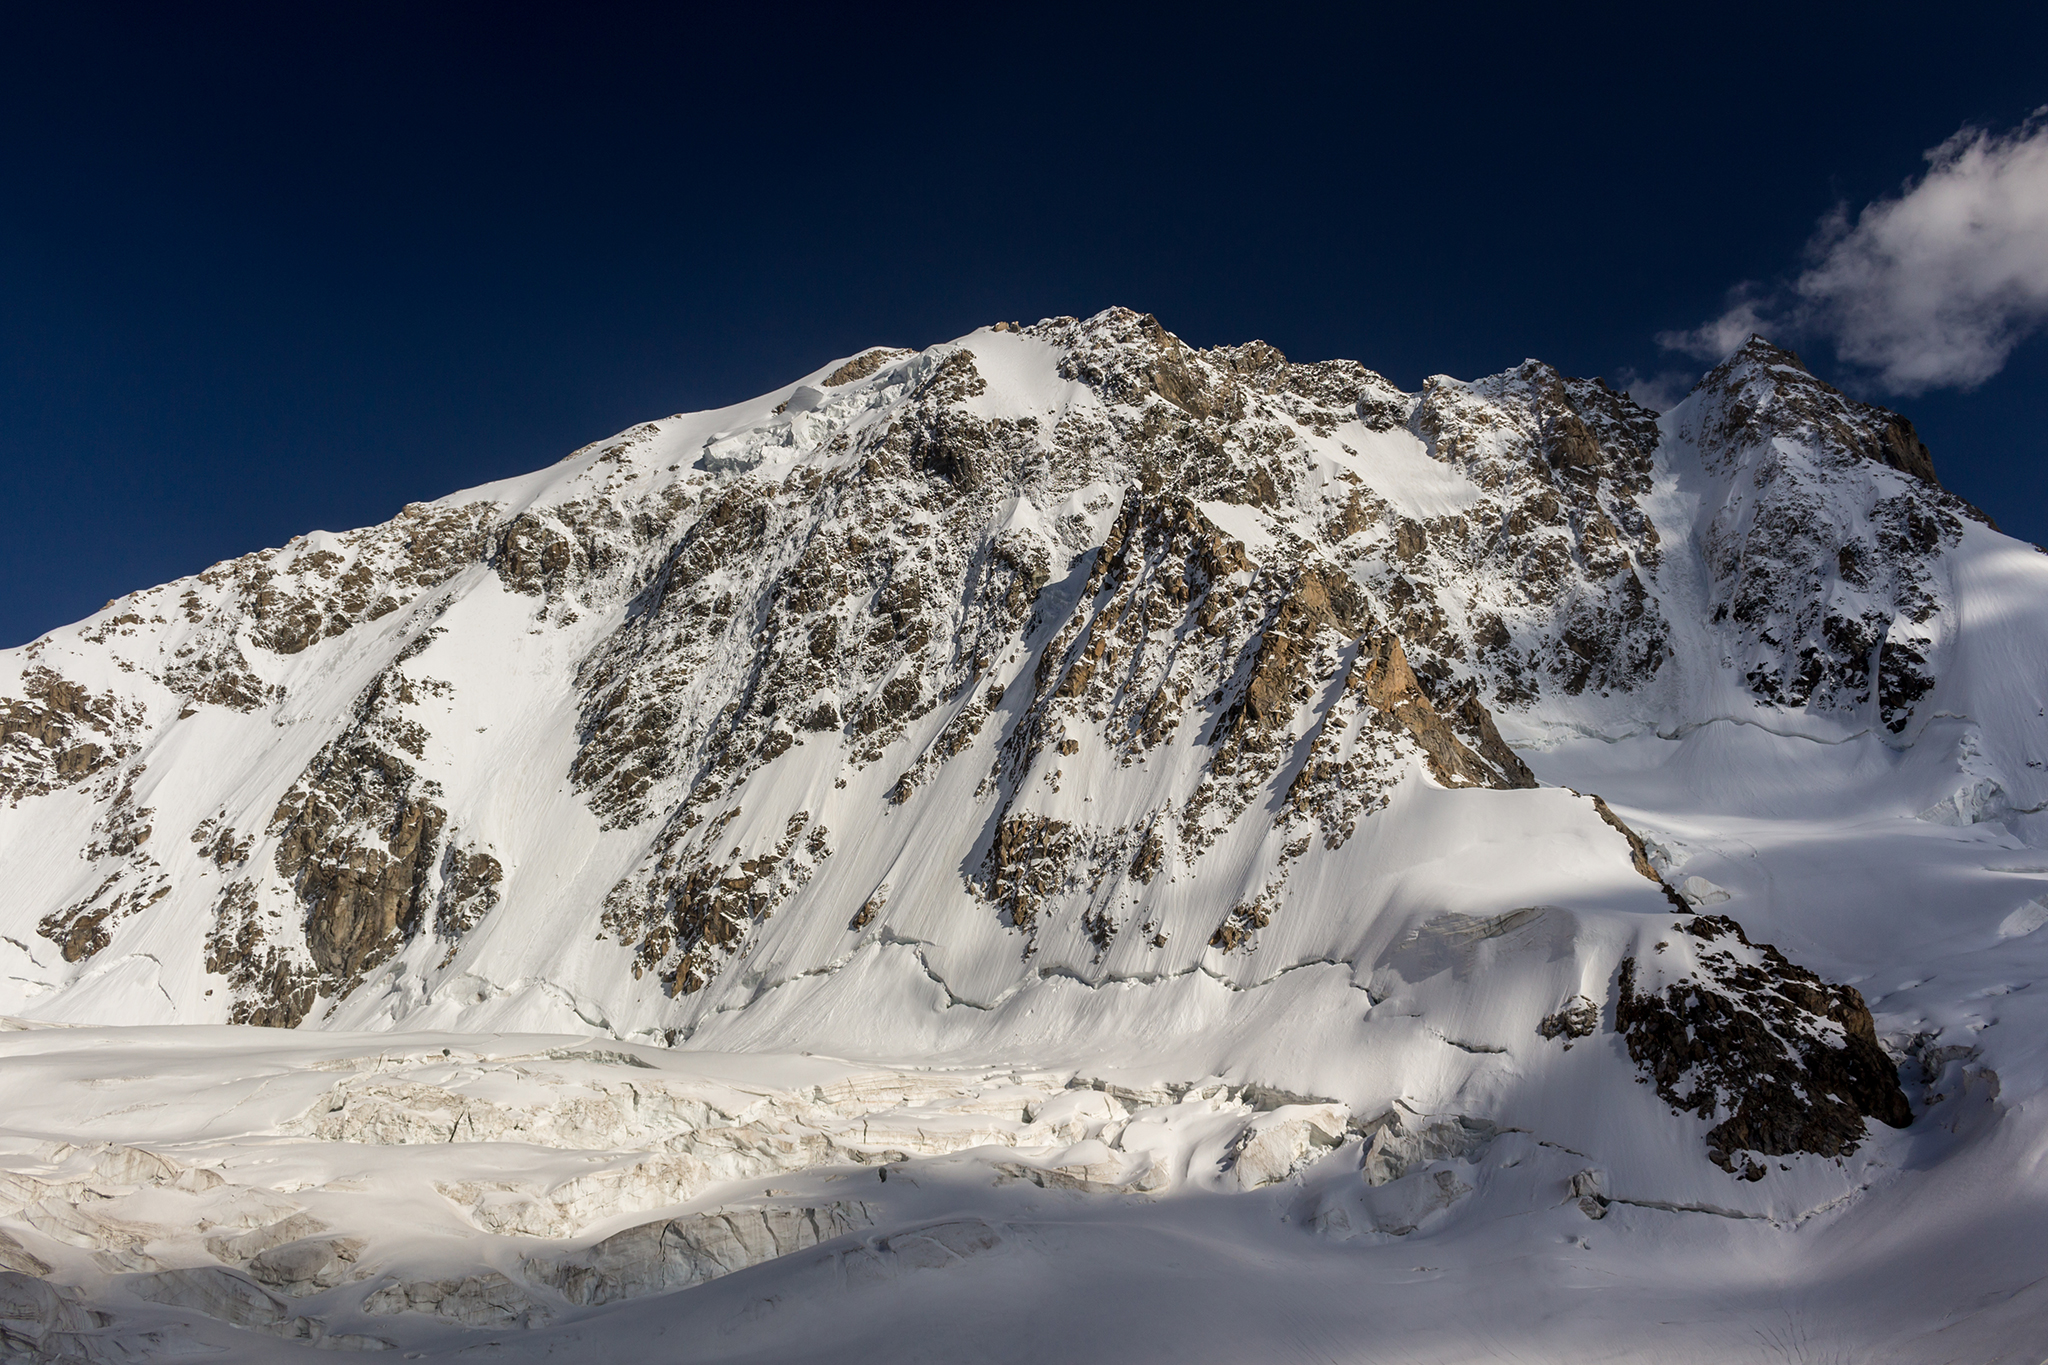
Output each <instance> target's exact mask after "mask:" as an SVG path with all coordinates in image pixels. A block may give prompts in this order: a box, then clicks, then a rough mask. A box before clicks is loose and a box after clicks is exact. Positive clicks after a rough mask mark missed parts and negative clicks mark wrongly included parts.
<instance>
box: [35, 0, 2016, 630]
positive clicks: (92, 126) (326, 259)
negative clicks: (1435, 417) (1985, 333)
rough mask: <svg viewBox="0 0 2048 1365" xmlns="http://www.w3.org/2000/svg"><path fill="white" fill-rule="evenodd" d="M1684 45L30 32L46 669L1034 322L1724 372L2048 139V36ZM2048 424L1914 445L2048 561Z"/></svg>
mask: <svg viewBox="0 0 2048 1365" xmlns="http://www.w3.org/2000/svg"><path fill="white" fill-rule="evenodd" d="M1666 8H1669V9H1672V10H1673V13H1674V15H1675V16H1676V17H1673V18H1670V19H1660V18H1656V17H1654V11H1655V9H1656V7H1643V6H1634V7H1630V8H1628V9H1625V10H1624V9H1615V10H1612V11H1608V12H1606V13H1605V14H1593V13H1589V14H1587V15H1586V17H1560V15H1559V13H1558V12H1557V11H1555V10H1554V9H1552V8H1549V7H1539V6H1528V5H1522V6H1513V7H1503V8H1499V9H1484V8H1475V7H1466V8H1453V7H1449V6H1417V5H1404V6H1401V7H1399V8H1398V9H1391V10H1387V11H1384V12H1375V11H1374V10H1373V9H1372V8H1371V7H1357V6H1351V7H1344V8H1343V9H1341V10H1339V9H1335V8H1333V9H1331V10H1329V11H1318V10H1312V9H1305V8H1291V7H1287V6H1280V5H1275V6H1246V5H1240V6H1236V7H1233V8H1229V9H1223V8H1215V9H1208V8H1200V7H1192V6H1187V7H1178V8H1167V7H1159V8H1156V9H1153V10H1150V11H1147V12H1143V13H1131V12H1122V11H1118V10H1116V9H1114V8H1112V7H1108V6H1067V5H1059V6H1052V5H1045V6H1010V7H1005V8H1003V9H1002V10H1001V11H1000V12H999V15H998V17H995V18H989V17H986V16H985V15H984V14H983V13H982V7H976V6H963V5H948V6H943V7H928V8H920V7H910V6H896V7H889V6H876V7H858V6H834V7H830V8H829V9H822V10H818V11H802V10H785V11H782V12H780V13H773V12H767V11H765V10H763V11H762V12H760V13H758V14H756V15H755V17H752V18H739V17H735V16H734V14H732V13H728V14H725V15H723V16H719V17H716V18H706V17H705V16H704V15H703V14H693V13H690V12H689V7H684V6H672V7H665V8H662V9H658V10H649V11H647V12H644V13H643V12H638V11H635V10H633V9H629V8H624V7H612V8H603V7H597V6H561V7H558V8H557V10H556V11H555V12H554V13H551V14H543V13H540V12H538V11H535V12H530V13H525V14H522V13H521V12H520V11H519V10H516V9H514V8H512V7H508V6H481V5H480V6H476V7H473V8H460V7H454V6H432V5H407V6H394V7H391V8H388V9H380V8H378V7H375V6H370V5H350V6H339V5H330V6H313V5H306V6H282V5H276V4H269V5H264V6H260V7H258V6H252V7H248V8H244V9H235V8H231V7H227V6H205V7H200V6H177V7H173V6H134V7H126V8H124V7H108V6H94V5H90V4H83V3H79V4H66V5H47V6H28V5H8V6H5V7H4V8H0V115H4V123H0V474H4V476H5V479H6V485H5V486H6V522H5V525H6V535H5V537H4V538H0V645H5V644H17V643H21V642H23V641H25V640H27V639H29V638H31V637H33V636H34V635H36V634H39V633H40V632H42V631H44V630H47V629H49V628H51V627H53V626H56V625H59V624H61V623H64V622H67V621H70V620H74V619H76V618H78V617H80V616H82V615H84V614H86V613H88V612H90V611H92V610H94V609H96V608H97V607H99V606H100V604H101V603H102V602H104V601H106V600H107V599H108V598H109V597H112V596H115V595H117V594H119V593H122V592H125V591H128V590H130V589H134V588H140V587H144V586H147V585H150V584H153V583H157V582H161V581H164V580H167V579H170V578H173V577H176V576H179V575H182V574H186V573H190V572H193V571H196V570H198V569H200V568H203V567H205V566H206V565H207V564H209V563H211V562H213V561H215V560H218V559H221V558H225V557H228V556H232V555H235V554H239V553H241V552H243V551H246V550H250V549H255V548H259V547H262V546H266V545H275V544H278V543H281V542H282V541H284V540H286V539H288V538H289V537H290V536H292V535H294V534H296V533H298V532H301V531H304V530H308V529H311V528H315V527H324V528H328V529H333V530H340V529H344V528H347V527H350V526H355V525H361V524H364V523H369V522H375V521H380V520H383V519H384V518H386V517H388V516H390V515H391V514H392V513H393V512H395V511H396V510H397V509H398V507H399V506H401V505H402V504H404V503H405V502H408V501H413V500H418V499H425V498H432V497H437V496H440V495H441V494H444V493H447V492H450V491H452V490H454V489H456V488H460V487H464V486H467V485H470V484H474V483H479V482H482V481H485V480H488V479H492V478H497V477H501V476H504V475H508V474H514V473H519V472H522V471H525V470H528V469H532V468H536V467H538V466H540V465H543V464H546V463H548V462H550V461H552V460H554V459H556V458H558V457H559V456H561V455H562V454H564V453H566V452H567V451H568V450H570V449H572V448H574V447H575V446H578V445H581V444H583V443H584V442H586V441H588V440H591V439H593V438H596V437H599V436H603V435H606V434H609V433H611V432H613V431H615V430H618V429H620V428H622V427H624V426H627V425H629V424H631V423H633V422H635V421H639V420H641V419H644V418H647V417H650V416H660V415H663V414H666V413H670V412H676V411H682V410H688V409H693V408H701V407H709V406H715V405H720V404H724V403H728V402H732V401H735V400H737V399H740V398H743V397H746V396H749V395H752V394H754V393H757V392H760V391H762V390H764V389H767V388H770V387H773V386H775V385H777V384H780V383H784V382H787V381H788V380H789V379H791V378H794V377H795V376H796V375H798V374H800V373H802V372H804V371H807V370H809V369H811V368H812V367H814V366H816V365H817V364H819V363H821V362H822V361H824V360H826V359H828V358H830V357H832V356H834V355H838V354H842V353H846V352H850V351H853V350H856V349H858V348H859V347H861V346H864V345H868V344H871V343H877V342H892V343H898V344H904V345H918V346H922V345H926V344H929V343H931V342H934V341H939V340H943V339H946V338H949V337H952V336H955V335H958V334H960V333H962V332H965V331H967V330H969V329H970V328H972V327H974V326H977V325H979V324H981V323H984V322H989V321H994V320H997V319H1009V318H1015V319H1020V320H1023V321H1031V320H1033V319H1036V318H1039V317H1042V316H1046V315H1049V314H1057V313H1087V312H1093V311H1095V310H1096V309H1099V308H1101V307H1104V306H1106V305H1109V304H1112V303H1122V304H1127V305H1129V306H1131V307H1135V308H1140V309H1144V310H1147V311H1150V312H1153V313H1156V314H1157V315H1158V316H1159V317H1160V318H1161V320H1162V321H1164V322H1165V323H1166V324H1167V326H1169V327H1171V328H1172V329H1174V330H1175V331H1177V332H1178V333H1180V334H1181V335H1182V336H1183V337H1185V338H1187V339H1188V340H1190V341H1192V342H1195V343H1197V344H1203V345H1207V344H1214V343H1217V342H1226V341H1242V340H1247V339H1250V338H1252V337H1261V338H1264V339H1266V340H1268V341H1271V342H1273V343H1274V344H1276V345H1278V346H1280V347H1281V348H1282V349H1283V350H1285V351H1286V352H1287V353H1288V354H1290V355H1292V356H1294V357H1296V358H1299V359H1316V358H1322V357H1328V356H1349V357H1354V358H1356V359H1359V360H1362V361H1364V362H1365V363H1367V364H1368V365H1371V366H1373V367H1374V368H1376V369H1379V370H1381V371H1383V372H1385V373H1386V374H1388V375H1389V376H1390V377H1392V378H1393V379H1395V380H1396V381H1397V382H1399V383H1401V384H1403V385H1404V386H1408V387H1413V386H1415V385H1417V384H1418V383H1419V382H1420V381H1421V380H1422V378H1423V377H1424V376H1425V375H1427V374H1431V373H1436V372H1448V373H1451V374H1456V375H1461V376H1467V377H1469V376H1473V375H1476V374H1480V373H1486V372H1491V371H1494V370H1498V369H1501V368H1503V367H1505V366H1508V365H1511V364H1513V363H1514V362H1516V361H1519V360H1520V359H1522V358H1523V357H1524V356H1528V355H1535V356H1540V357H1542V358H1544V359H1547V360H1549V361H1551V362H1552V363H1554V364H1556V365H1558V366H1559V367H1561V368H1563V369H1565V370H1567V371H1569V372H1572V373H1578V374H1603V375H1606V376H1608V377H1609V378H1610V379H1613V378H1615V377H1616V376H1617V375H1619V374H1621V373H1623V372H1624V371H1626V370H1630V369H1633V370H1636V371H1639V372H1643V373H1654V372H1657V371H1660V370H1666V369H1673V368H1684V367H1688V366H1689V367H1690V368H1691V369H1693V370H1697V369H1698V368H1699V366H1698V364H1697V363H1695V362H1691V361H1687V360H1683V359H1678V358H1674V357H1672V356H1670V355H1668V354H1663V353H1660V352H1659V350H1658V348H1657V347H1656V345H1655V343H1654V342H1653V341H1652V338H1653V336H1654V335H1655V334H1656V333H1657V332H1659V331H1661V330H1665V329H1672V328H1684V327H1690V326H1693V325H1695V324H1697V323H1699V322H1701V321H1703V320H1704V319H1706V318H1708V317H1711V316H1713V315H1714V314H1716V313H1718V312H1719V311H1720V309H1721V307H1722V304H1723V302H1724V295H1725V292H1726V291H1727V290H1728V289H1729V288H1730V287H1731V286H1733V285H1735V284H1736V283H1738V282H1739V281H1742V280H1764V281H1771V280H1779V279H1783V278H1784V277H1786V276H1787V275H1789V274H1791V273H1793V272H1796V271H1797V269H1798V268H1799V266H1800V262H1801V251H1802V248H1803V247H1804V245H1805V243H1806V242H1807V241H1808V239H1809V237H1810V236H1811V234H1812V233H1813V230H1814V225H1815V222H1816V220H1817V219H1818V218H1819V217H1820V216H1821V215H1822V214H1823V213H1825V212H1826V211H1827V210H1828V209H1829V208H1830V207H1831V206H1833V205H1835V204H1836V203H1838V202H1846V203H1848V204H1849V205H1851V206H1852V207H1854V206H1857V205H1861V204H1863V203H1865V202H1867V201H1869V200H1871V199H1874V198H1877V197H1880V196H1883V195H1888V194H1894V193H1896V192H1897V191H1898V189H1899V186H1900V183H1901V182H1902V181H1903V180H1904V179H1905V178H1906V177H1908V176H1911V175H1914V174H1917V173H1919V172H1920V171H1921V170H1922V169H1924V163H1923V162H1922V159H1921V157H1922V153H1923V152H1924V151H1925V149H1927V148H1929V147H1931V146H1933V145H1935V144H1936V143H1939V142H1941V141H1942V140H1943V139H1944V138H1946V137H1948V136H1949V135H1951V134H1952V133H1954V132H1955V131H1956V130H1957V128H1958V127H1959V126H1961V125H1963V124H1964V123H1966V122H1974V123H1978V124H1983V125H1987V126H1991V127H1994V128H2000V127H2002V128H2009V127H2011V126H2013V125H2014V124H2016V123H2018V122H2019V121H2020V120H2022V119H2023V118H2024V117H2025V116H2026V115H2027V114H2028V112H2029V111H2030V110H2032V109H2034V108H2036V107H2037V106H2039V105H2041V104H2043V103H2044V102H2048V63H2044V61H2043V59H2042V55H2041V54H2042V53H2043V52H2044V51H2048V7H2041V6H2038V5H2036V6H2029V7H2020V6H2013V7H2010V8H2008V9H2006V10H2005V12H2004V13H2002V14H1996V13H1994V12H1993V11H1994V10H1996V9H1997V8H1998V7H1989V8H1980V9H1977V10H1974V11H1972V12H1970V13H1969V14H1968V15H1967V16H1966V17H1960V18H1958V17H1956V16H1957V15H1959V14H1962V13H1963V12H1962V11H1950V10H1940V11H1937V10H1936V9H1935V8H1934V7H1927V6H1919V7H1915V8H1912V9H1907V8H1904V7H1900V8H1897V9H1891V10H1886V9H1882V8H1878V7H1872V6H1848V5H1842V6H1825V7H1823V6H1802V5H1798V4H1786V3H1779V4H1773V5H1769V6H1759V7H1743V6H1736V5H1712V6H1691V7H1683V8H1682V9H1681V8H1679V7H1666ZM287 11H290V12H289V13H287ZM1802 349H1803V350H1804V351H1805V353H1806V354H1807V358H1808V360H1809V362H1810V363H1812V364H1813V365H1814V367H1815V368H1816V369H1817V370H1818V371H1819V372H1821V373H1822V374H1823V375H1825V376H1828V377H1830V378H1833V379H1835V380H1836V381H1837V382H1842V383H1844V384H1845V386H1847V387H1852V388H1853V387H1854V384H1853V382H1852V381H1854V380H1855V378H1856V376H1855V374H1854V373H1853V372H1852V371H1849V370H1847V369H1845V368H1844V367H1841V366H1839V365H1837V364H1835V362H1834V360H1833V358H1832V356H1831V355H1830V354H1829V353H1828V351H1827V349H1826V347H1825V345H1821V346H1819V347H1813V346H1805V347H1802ZM2044 381H2048V340H2044V339H2043V338H2040V337H2036V338H2034V339H2032V340H2031V341H2029V342H2027V343H2025V344H2024V345H2022V346H2021V347H2020V348H2019V350H2018V351H2017V352H2016V353H2015V354H2014V356H2013V358H2012V361H2011V363H2010V364H2009V365H2008V366H2007V368H2006V369H2005V371H2004V372H2003V373H2001V374H1999V375H1997V376H1996V377H1995V378H1993V379H1991V380H1990V381H1989V382H1988V383H1986V384H1984V385H1983V386H1982V387H1981V388H1980V389H1978V390H1977V391H1976V392H1974V393H1969V394H1958V393H1955V392H1944V391H1936V392H1932V393H1929V394H1926V395H1923V396H1921V397H1919V398H1916V399H1912V400H1899V401H1897V402H1896V403H1895V405H1896V406H1898V407H1900V408H1901V409H1902V410H1904V411H1905V412H1907V414H1908V415H1910V416H1912V417H1913V418H1914V419H1915V420H1916V421H1917V422H1918V423H1919V424H1920V427H1921V429H1922V432H1923V434H1924V435H1925V436H1926V438H1927V440H1928V442H1929V444H1930V445H1931V446H1932V447H1933V450H1934V454H1935V459H1936V463H1937V466H1938V467H1939V468H1940V470H1941V471H1942V474H1943V476H1944V478H1945V480H1946V481H1947V482H1948V483H1949V484H1950V486H1951V487H1954V488H1955V489H1957V490H1958V491H1959V492H1961V493H1963V494H1964V495H1965V496H1967V497H1970V498H1972V499H1973V500H1975V501H1976V502H1978V503H1979V504H1981V505H1982V506H1984V507H1986V508H1987V509H1988V510H1990V511H1991V512H1992V513H1993V514H1994V515H1995V516H1996V517H1997V518H1998V519H1999V520H2000V522H2001V523H2002V524H2004V525H2005V526H2006V527H2007V529H2009V530H2012V531H2014V532H2016V533H2018V534H2021V535H2025V536H2027V537H2029V538H2031V539H2035V540H2048V497H2044V494H2048V475H2044V469H2043V466H2044V459H2048V440H2044V438H2043V436H2042V425H2041V421H2040V417H2039V415H2038V413H2037V412H2036V411H2035V409H2036V407H2037V402H2036V400H2037V399H2038V397H2039V396H2040V395H2042V394H2044V393H2048V382H2044ZM1873 396H1876V395H1875V394H1873Z"/></svg>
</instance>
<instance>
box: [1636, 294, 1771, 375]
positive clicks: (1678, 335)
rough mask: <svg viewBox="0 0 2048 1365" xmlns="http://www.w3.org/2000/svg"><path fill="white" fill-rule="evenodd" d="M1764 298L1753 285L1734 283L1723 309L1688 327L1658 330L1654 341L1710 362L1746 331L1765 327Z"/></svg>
mask: <svg viewBox="0 0 2048 1365" xmlns="http://www.w3.org/2000/svg"><path fill="white" fill-rule="evenodd" d="M1764 302H1765V301H1764V300H1762V299H1759V298H1758V297H1757V291H1756V286H1755V285H1752V284H1743V285H1738V286H1737V287H1736V288H1735V289H1733V290H1732V291H1730V293H1729V296H1728V311H1727V312H1725V313H1723V314H1721V316H1720V317H1717V318H1714V319H1713V320H1712V321H1709V322H1703V323H1701V324H1700V325H1699V326H1697V327H1694V328H1692V329H1690V330H1689V331H1684V332H1659V333H1657V344H1658V345H1659V346H1662V347H1663V348H1664V349H1665V350H1667V351H1678V352H1681V353H1682V354H1685V355H1689V356H1692V357H1693V358H1694V359H1696V360H1704V361H1707V362H1708V363H1709V364H1711V363H1713V362H1715V361H1718V360H1720V359H1721V358H1723V357H1724V356H1726V355H1728V354H1729V352H1731V351H1733V350H1734V349H1735V348H1736V347H1737V346H1740V345H1741V344H1742V343H1743V342H1745V341H1747V340H1749V337H1750V333H1752V332H1762V331H1765V330H1767V329H1769V327H1770V326H1771V324H1770V322H1769V321H1768V320H1767V319H1766V318H1765V317H1764V315H1763V307H1764Z"/></svg>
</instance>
